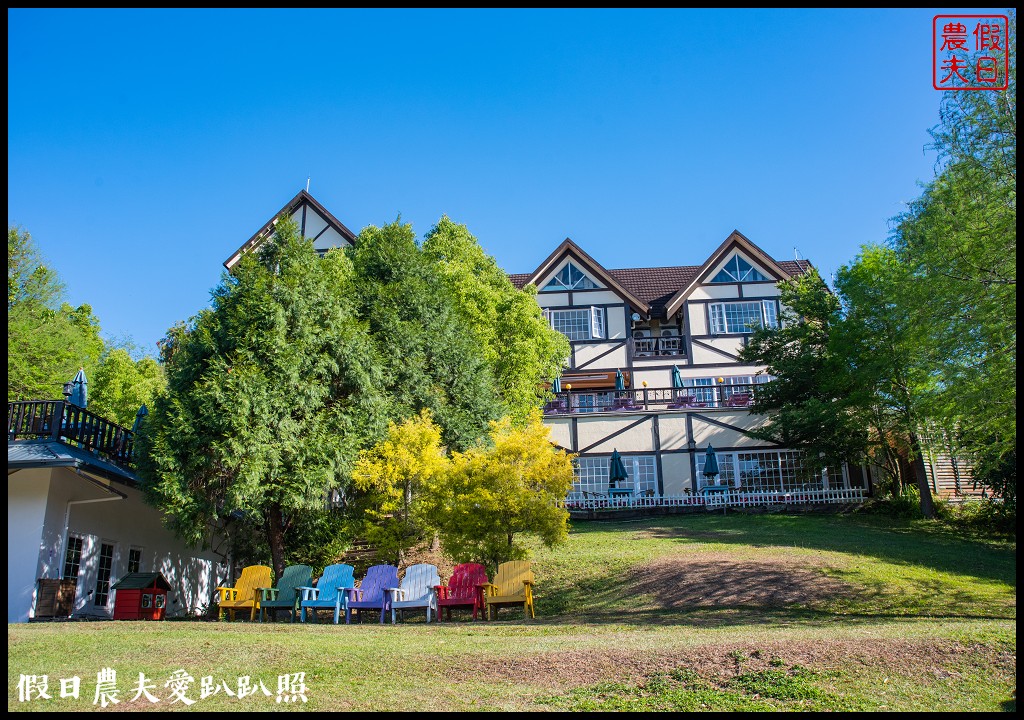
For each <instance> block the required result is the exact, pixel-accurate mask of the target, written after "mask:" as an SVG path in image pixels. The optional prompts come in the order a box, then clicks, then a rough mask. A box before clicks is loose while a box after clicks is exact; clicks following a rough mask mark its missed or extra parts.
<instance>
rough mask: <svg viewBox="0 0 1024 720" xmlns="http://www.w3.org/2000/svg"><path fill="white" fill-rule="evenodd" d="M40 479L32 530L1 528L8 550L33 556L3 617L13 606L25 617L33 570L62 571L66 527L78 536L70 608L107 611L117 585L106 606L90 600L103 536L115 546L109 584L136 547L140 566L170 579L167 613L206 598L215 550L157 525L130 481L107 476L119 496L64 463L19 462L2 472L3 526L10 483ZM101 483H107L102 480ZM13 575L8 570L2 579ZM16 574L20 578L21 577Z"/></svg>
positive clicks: (189, 608) (185, 610) (38, 573)
mask: <svg viewBox="0 0 1024 720" xmlns="http://www.w3.org/2000/svg"><path fill="white" fill-rule="evenodd" d="M20 476H23V477H20ZM41 479H42V480H43V481H45V482H46V483H47V484H48V492H47V494H46V496H45V498H44V500H45V510H44V511H43V512H42V513H41V514H38V513H37V515H39V521H36V522H35V524H34V525H33V527H34V528H35V529H34V530H33V531H32V535H31V537H30V536H29V534H28V533H27V532H24V531H23V534H21V535H19V536H18V537H17V538H12V536H11V535H10V531H9V535H8V548H9V549H8V554H9V556H10V555H11V554H12V553H15V552H17V553H23V554H24V555H26V556H30V557H31V561H32V572H31V573H30V574H31V575H32V577H31V578H30V582H31V588H32V592H31V597H29V598H28V599H27V602H24V604H20V603H21V602H23V601H24V600H25V599H24V598H22V599H21V600H19V605H17V606H15V605H14V603H13V601H9V606H8V616H9V618H10V617H11V616H14V615H15V614H16V615H17V617H19V618H23V619H28V617H29V615H30V608H32V607H33V606H34V599H35V598H34V594H35V590H36V580H37V579H38V578H51V579H56V578H59V577H60V576H61V573H62V572H63V564H64V557H65V552H66V549H67V535H68V534H72V535H78V536H80V537H82V539H83V546H82V562H81V566H80V570H79V575H78V589H77V592H76V595H75V611H74V612H75V614H76V615H90V616H101V617H102V616H106V617H110V616H111V615H112V614H113V608H114V597H115V594H116V591H112V592H110V593H109V596H108V602H107V604H106V605H105V606H101V607H98V606H96V605H95V604H94V602H93V600H94V594H95V590H96V581H97V574H98V563H99V555H100V546H101V545H102V544H103V543H104V542H107V543H110V544H112V545H113V546H114V560H113V565H112V567H111V574H110V578H111V584H113V583H114V582H116V581H117V580H118V579H120V578H121V577H122V576H123V575H124V574H125V573H127V572H128V550H129V548H131V547H140V548H142V549H143V557H142V563H141V565H140V567H139V571H140V572H161V573H163V575H164V577H165V578H166V579H167V581H168V582H169V583H170V585H171V587H172V590H171V591H170V592H169V593H168V597H167V603H168V605H167V615H168V616H169V617H170V616H175V615H185V614H189V613H193V612H195V611H196V610H197V609H198V608H200V607H202V606H203V605H206V604H208V603H209V602H210V601H211V599H212V594H213V590H214V588H216V586H217V584H218V579H217V576H218V572H222V571H223V567H222V566H219V565H218V563H219V562H220V560H221V558H220V557H219V556H218V555H217V554H216V553H214V552H212V551H210V550H205V551H204V550H200V549H197V548H190V547H188V546H187V545H186V544H185V543H183V542H182V541H181V540H179V539H178V538H176V537H175V536H174V533H173V532H171V531H170V530H168V529H167V528H165V527H164V525H163V523H162V522H161V516H160V513H159V512H158V511H157V510H156V509H155V508H153V507H151V506H150V505H147V504H146V503H145V502H143V499H142V493H141V492H140V491H138V490H136V489H134V488H130V487H127V486H124V485H121V484H119V483H110V487H111V488H112V489H113V490H115V491H117V492H118V493H120V494H121V495H125V496H126V497H125V498H123V499H122V498H120V497H118V496H117V495H115V494H113V493H111V492H108V491H106V490H104V489H102V488H101V487H98V486H97V485H96V484H94V483H93V482H90V481H89V480H87V479H85V478H83V477H82V476H80V475H78V474H76V473H75V472H74V471H72V470H69V469H67V468H54V469H52V470H49V469H45V470H42V469H33V470H21V471H19V472H17V473H15V474H14V475H12V476H10V477H9V478H8V488H9V490H8V492H9V496H8V527H12V526H13V525H12V522H11V517H10V516H11V514H12V510H11V507H12V499H13V498H14V497H15V491H14V487H15V483H16V482H17V484H18V485H19V486H20V485H22V484H25V483H27V484H34V485H35V486H36V487H38V486H39V485H40V480H41ZM102 483H103V484H107V481H102ZM19 497H20V496H19ZM25 505H26V503H25V502H18V503H17V507H18V508H19V512H23V510H22V506H25ZM26 507H27V506H26ZM25 514H26V515H27V512H26V513H25ZM18 522H19V523H21V522H22V521H21V520H20V519H19V521H18ZM65 522H66V525H65ZM22 524H24V523H22ZM65 527H66V528H67V532H65ZM14 548H16V549H14ZM12 581H13V580H12V579H11V578H9V581H8V582H9V583H10V582H12ZM19 582H21V583H24V579H23V580H20V581H19ZM9 597H10V595H9Z"/></svg>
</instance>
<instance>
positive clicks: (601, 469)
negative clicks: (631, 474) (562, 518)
mask: <svg viewBox="0 0 1024 720" xmlns="http://www.w3.org/2000/svg"><path fill="white" fill-rule="evenodd" d="M572 464H573V473H574V474H575V475H576V480H575V482H574V483H573V487H572V493H573V494H574V495H580V494H582V493H584V492H588V493H600V494H602V495H603V494H605V493H607V492H608V475H609V467H608V464H609V460H608V458H606V457H578V458H576V459H575V460H573V462H572Z"/></svg>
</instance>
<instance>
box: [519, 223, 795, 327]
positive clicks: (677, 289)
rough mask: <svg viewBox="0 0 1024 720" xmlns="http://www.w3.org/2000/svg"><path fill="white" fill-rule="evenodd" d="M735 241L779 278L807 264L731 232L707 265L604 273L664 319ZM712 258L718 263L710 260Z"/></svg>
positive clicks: (526, 278) (523, 281) (525, 277)
mask: <svg viewBox="0 0 1024 720" xmlns="http://www.w3.org/2000/svg"><path fill="white" fill-rule="evenodd" d="M739 238H742V239H743V241H744V242H745V244H744V245H742V247H743V248H744V250H746V251H748V254H749V255H750V256H751V257H754V258H756V259H757V260H758V262H759V263H760V264H762V265H764V266H765V267H766V268H771V269H772V272H773V273H775V274H776V275H777V276H778V278H779V279H782V278H786V277H795V276H797V275H803V274H804V273H805V272H807V268H809V267H810V265H811V264H810V263H809V262H808V261H806V260H778V261H776V260H772V259H771V258H769V257H768V256H767V255H766V254H765V253H764V252H763V251H762V250H761V249H760V248H758V247H757V246H756V245H754V244H753V243H752V242H750V240H748V239H747V238H746V237H744V236H743V235H742V234H741V233H739V232H738V231H734V232H733V233H732V234H731V235H729V238H728V239H727V240H726V242H724V243H722V245H721V246H719V248H718V250H716V251H715V252H714V253H712V256H711V258H709V259H708V262H705V263H704V264H703V265H672V266H666V267H648V268H622V269H618V270H616V269H611V270H607V271H606V272H607V273H608V275H609V276H610V277H611V278H612V279H613V280H615V282H616V283H617V284H618V285H619V286H620V287H622V288H624V289H625V290H626V291H627V292H628V293H630V294H632V295H633V296H635V297H637V298H639V299H640V300H641V301H643V302H645V303H647V307H648V313H649V314H650V315H660V314H663V315H664V316H666V317H667V316H669V315H671V314H672V313H674V312H677V311H678V309H679V308H678V305H680V304H681V301H680V302H679V303H676V307H675V309H673V310H672V312H671V313H666V312H665V311H666V309H667V306H668V305H669V303H670V302H672V301H673V300H674V299H675V298H676V297H677V296H679V295H680V293H682V292H683V291H685V290H687V289H690V290H692V287H691V286H695V285H696V284H697V283H696V282H695V281H697V280H698V278H700V277H702V276H703V275H704V274H706V273H707V272H708V271H709V270H710V269H711V268H712V267H714V265H715V264H717V262H718V261H719V260H721V258H722V257H723V256H724V252H722V251H723V249H725V250H726V251H727V250H728V249H730V248H731V247H732V243H731V241H732V240H733V239H736V240H737V243H738V241H739ZM563 245H564V243H563ZM557 252H558V251H556V253H557ZM580 252H582V251H580ZM716 257H717V258H718V260H715V259H714V258H716ZM763 258H766V260H763ZM549 259H550V258H549ZM545 262H547V261H545ZM536 275H537V273H536V272H533V273H517V274H512V275H509V276H508V278H509V280H510V281H511V282H512V284H513V285H515V286H516V287H517V288H520V289H522V288H524V287H526V286H527V285H528V284H529V283H530V282H536V279H535V276H536ZM686 295H689V292H686ZM684 299H685V296H684Z"/></svg>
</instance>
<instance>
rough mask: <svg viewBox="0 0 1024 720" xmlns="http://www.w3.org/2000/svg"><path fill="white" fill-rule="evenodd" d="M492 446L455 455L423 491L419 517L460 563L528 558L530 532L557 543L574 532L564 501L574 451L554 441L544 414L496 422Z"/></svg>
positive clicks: (493, 565) (494, 563)
mask: <svg viewBox="0 0 1024 720" xmlns="http://www.w3.org/2000/svg"><path fill="white" fill-rule="evenodd" d="M490 438H491V445H490V446H489V447H478V448H472V449H470V450H468V451H467V452H464V453H455V454H454V455H453V456H452V460H451V464H450V466H449V468H448V471H447V472H446V473H443V474H440V473H439V474H435V475H432V476H431V477H430V478H429V479H428V480H427V481H426V483H425V484H424V487H423V489H422V491H421V492H420V495H419V503H418V514H419V516H420V517H421V518H422V522H423V524H424V525H425V526H428V527H430V528H432V529H434V530H435V531H436V532H437V533H438V535H439V536H440V538H441V543H442V545H443V546H444V550H445V552H446V553H447V554H448V555H449V556H450V557H451V558H452V559H454V560H455V561H456V562H471V561H475V562H483V563H484V564H485V565H487V566H488V567H489V568H490V569H492V570H493V569H494V568H496V567H497V565H498V564H499V563H501V562H505V561H506V560H515V559H521V558H525V557H526V556H527V554H528V553H527V549H526V547H525V546H524V545H523V544H522V538H523V536H524V535H530V536H533V537H536V538H538V539H539V540H540V541H541V542H543V543H544V544H545V545H546V546H548V547H552V546H554V545H556V544H558V543H560V542H563V541H564V540H565V539H566V537H567V536H568V532H569V513H568V512H567V511H566V510H565V508H564V507H563V506H562V501H563V500H564V499H565V496H566V495H567V494H568V492H569V490H570V489H571V488H572V483H573V471H572V455H570V454H569V453H567V452H565V451H563V450H562V449H561V448H559V447H558V446H557V445H555V444H554V443H552V442H551V437H550V431H549V430H548V428H546V427H545V426H544V424H543V422H541V417H540V413H539V412H536V411H535V412H534V413H532V414H531V415H530V416H529V417H528V418H527V420H526V422H525V423H524V424H516V423H513V421H512V420H511V419H510V418H503V419H502V420H499V421H497V422H494V423H492V424H491V433H490Z"/></svg>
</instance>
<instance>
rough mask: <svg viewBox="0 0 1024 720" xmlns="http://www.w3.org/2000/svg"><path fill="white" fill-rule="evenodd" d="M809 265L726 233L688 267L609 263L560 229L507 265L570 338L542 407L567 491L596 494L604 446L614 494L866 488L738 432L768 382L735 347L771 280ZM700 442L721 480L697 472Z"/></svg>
mask: <svg viewBox="0 0 1024 720" xmlns="http://www.w3.org/2000/svg"><path fill="white" fill-rule="evenodd" d="M808 267H809V263H808V262H807V261H805V260H798V261H793V260H785V261H778V260H775V259H773V258H772V257H770V256H769V255H767V254H766V253H765V252H764V251H763V250H761V249H760V248H758V247H757V246H756V245H755V244H754V243H752V242H751V241H750V240H749V239H747V238H746V237H745V236H744V235H743V234H742V233H740V232H739V231H733V232H732V233H731V234H730V235H729V236H728V237H727V238H726V239H725V241H724V242H723V243H722V244H721V245H720V246H719V247H718V248H717V249H716V250H715V251H714V252H713V253H712V254H711V255H710V257H708V258H707V259H706V260H705V261H704V263H703V264H701V265H681V266H669V267H655V268H626V269H617V270H609V269H606V268H604V267H603V266H602V265H601V264H600V263H599V262H597V261H596V260H595V259H594V258H593V257H591V256H590V255H588V254H587V253H586V252H585V251H584V250H583V249H582V248H581V247H580V246H579V245H577V244H576V243H575V242H573V241H572V240H570V239H566V240H565V241H564V242H563V243H562V244H561V245H559V246H558V248H557V249H556V250H555V251H554V252H553V253H552V254H551V255H549V256H548V257H547V259H546V260H544V262H542V263H541V264H540V266H539V267H538V268H537V269H536V270H535V271H534V272H532V273H529V274H519V275H511V276H510V278H511V280H512V282H513V283H514V284H515V285H516V286H517V287H520V288H522V287H525V286H527V285H534V286H536V288H537V289H538V293H537V301H538V303H539V304H540V306H541V307H542V308H543V310H544V314H545V316H546V317H547V318H548V319H549V321H550V322H551V326H552V327H553V328H554V329H556V330H558V331H559V332H561V333H563V334H564V335H565V336H566V337H567V338H568V339H569V341H570V344H571V346H572V354H571V356H570V358H569V363H568V366H567V367H566V368H565V370H564V372H563V374H562V376H561V378H559V385H560V387H559V388H556V389H558V390H559V392H558V393H557V394H556V400H555V401H554V402H551V403H548V405H547V406H546V407H545V422H546V424H547V425H548V426H549V427H550V428H551V430H552V435H553V439H554V440H555V442H557V443H559V444H560V445H562V446H563V447H565V448H567V449H569V450H571V451H572V452H575V453H578V454H579V458H578V460H577V465H578V473H577V484H576V487H575V488H574V492H573V494H572V495H570V498H569V499H570V501H585V500H587V499H588V498H591V499H592V498H601V497H605V496H607V494H608V492H609V477H608V475H609V466H610V463H609V459H610V456H611V453H612V452H613V451H615V450H617V451H618V452H619V454H620V455H622V457H623V458H624V460H625V463H626V468H627V472H628V474H629V476H630V479H629V481H628V483H625V484H623V485H624V487H614V484H613V487H612V493H613V494H618V493H622V494H624V495H625V496H627V497H630V496H632V497H645V498H650V499H652V500H653V499H658V498H670V497H677V498H679V497H686V496H687V495H694V494H698V493H700V492H701V491H702V490H703V489H704V487H705V485H707V484H709V483H710V484H713V485H715V486H716V487H721V486H722V485H725V486H728V487H732V488H738V489H740V490H743V491H746V492H754V493H763V492H776V491H778V492H783V493H785V492H792V491H796V490H800V491H810V490H814V491H830V494H832V495H835V494H836V491H841V490H845V491H852V492H849V493H841V494H845V495H849V497H850V498H851V499H852V498H853V497H856V496H859V495H860V494H861V493H862V492H863V491H865V490H866V489H867V477H866V474H865V473H864V472H863V471H862V470H861V468H854V469H853V470H852V472H851V471H850V469H848V468H834V469H830V470H829V471H827V472H826V473H822V474H820V475H818V474H814V475H813V476H812V475H811V474H810V473H808V472H805V470H804V468H803V463H802V455H801V453H799V452H797V451H793V450H791V449H788V448H782V447H777V446H775V445H772V444H770V443H766V442H765V441H763V440H757V439H755V438H753V437H752V436H751V435H750V434H749V433H750V430H752V429H753V428H755V427H756V426H757V425H758V424H759V423H760V422H761V419H760V418H759V417H758V416H755V415H751V413H750V412H749V410H748V407H749V405H750V402H751V399H752V397H753V394H754V393H755V392H756V390H757V386H758V385H759V384H760V383H763V382H768V381H769V380H770V378H769V377H767V376H766V375H764V374H763V373H762V372H761V371H762V370H763V368H762V367H759V366H756V365H749V364H745V363H743V362H742V361H741V360H740V358H739V357H738V352H739V350H740V349H741V348H742V347H743V346H744V345H745V344H746V342H747V341H748V339H749V337H750V334H751V333H752V332H753V330H754V329H755V328H756V327H761V326H764V325H767V326H769V327H771V326H774V325H776V324H777V323H778V321H779V317H780V316H781V308H780V307H779V299H778V298H779V290H778V288H777V287H776V284H777V283H778V282H780V281H782V280H787V279H790V278H792V277H794V276H796V275H800V274H803V273H804V272H806V270H807V268H808ZM617 381H618V385H617ZM617 388H624V389H617ZM709 444H710V445H711V446H713V448H714V450H715V454H716V457H717V460H718V464H719V469H720V472H721V474H720V477H719V478H717V482H718V483H721V484H720V485H718V484H716V479H712V480H709V479H707V478H705V477H704V476H703V474H702V470H703V464H704V456H705V452H706V449H707V446H708V445H709ZM649 503H650V500H649V501H648V504H649Z"/></svg>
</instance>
